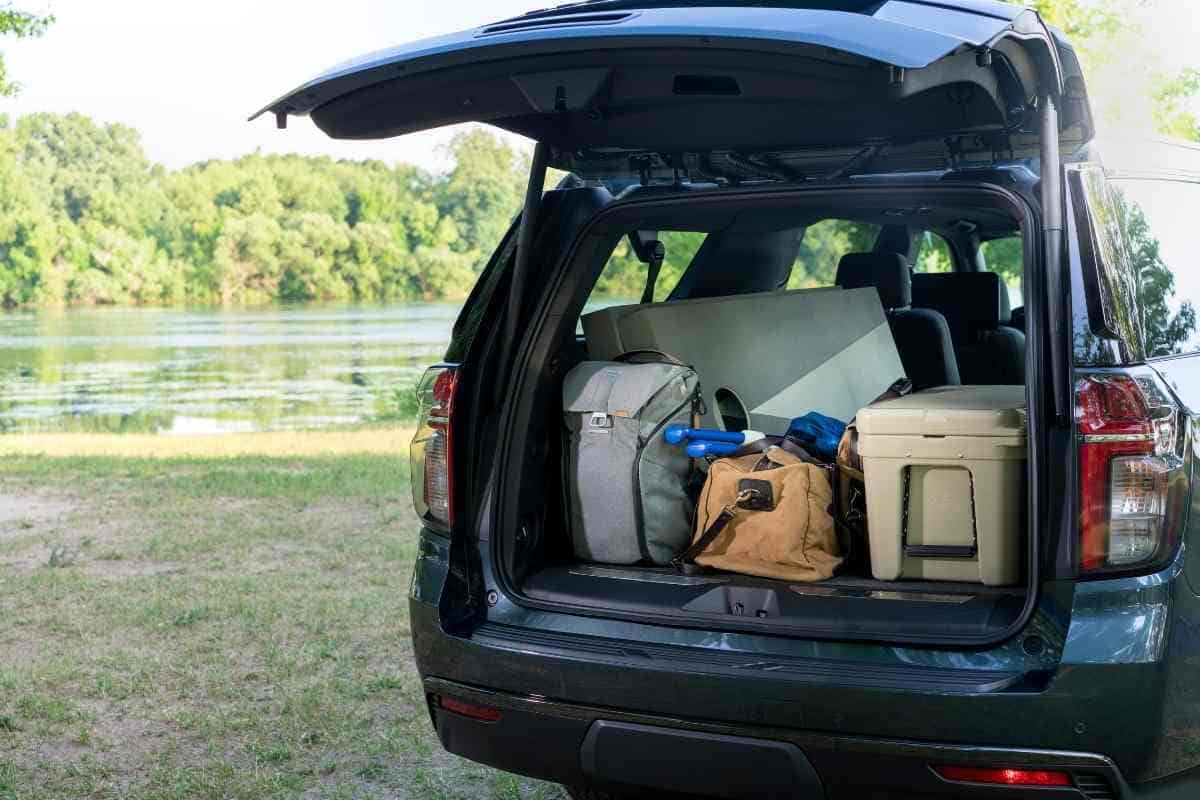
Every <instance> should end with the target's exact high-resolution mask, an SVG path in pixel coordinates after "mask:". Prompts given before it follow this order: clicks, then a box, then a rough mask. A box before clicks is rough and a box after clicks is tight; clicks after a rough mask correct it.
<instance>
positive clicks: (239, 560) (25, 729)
mask: <svg viewBox="0 0 1200 800" xmlns="http://www.w3.org/2000/svg"><path fill="white" fill-rule="evenodd" d="M407 440H408V434H406V433H405V432H403V431H379V430H374V431H367V432H362V433H354V432H347V433H326V434H320V433H317V434H249V435H244V436H226V437H212V438H192V439H185V438H175V439H173V438H169V437H153V436H145V437H143V436H118V437H110V436H102V435H86V434H81V435H64V436H28V437H0V800H25V798H55V799H56V800H57V799H58V798H73V797H86V798H146V799H147V800H148V799H149V798H154V799H155V800H166V799H167V798H214V799H215V798H255V799H256V800H257V799H258V798H285V797H287V798H291V797H297V798H299V797H303V798H359V797H361V798H393V797H394V798H493V797H494V798H511V799H512V800H516V799H517V798H551V797H553V798H557V797H559V796H560V794H559V791H558V790H557V789H556V788H555V787H550V786H546V785H543V784H538V783H536V782H533V781H527V780H524V779H521V778H516V777H513V776H510V775H505V774H503V773H498V772H495V771H491V770H487V769H484V768H482V767H478V766H475V765H473V764H471V763H469V762H465V761H462V760H460V759H457V758H455V757H453V756H450V755H447V754H445V753H444V752H443V751H442V750H441V749H440V748H439V746H438V744H437V740H436V738H435V737H434V735H433V732H432V730H431V728H430V725H429V720H428V715H427V713H426V710H425V707H424V699H423V697H422V694H421V690H420V686H419V683H418V681H417V677H416V673H415V671H414V668H413V665H412V655H411V645H410V643H409V638H408V636H409V630H408V606H407V598H406V592H407V586H408V582H409V576H410V571H411V568H412V563H413V558H414V554H415V532H416V525H415V520H414V518H413V516H412V511H411V508H410V501H409V485H408V466H407V463H406V460H405V459H404V458H403V457H402V455H401V457H398V454H403V453H405V452H406V448H407Z"/></svg>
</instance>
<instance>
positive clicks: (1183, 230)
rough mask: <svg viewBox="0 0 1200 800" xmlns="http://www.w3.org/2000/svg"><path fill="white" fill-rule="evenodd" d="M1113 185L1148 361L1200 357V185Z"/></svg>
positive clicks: (1158, 182) (1138, 182)
mask: <svg viewBox="0 0 1200 800" xmlns="http://www.w3.org/2000/svg"><path fill="white" fill-rule="evenodd" d="M1110 185H1111V187H1112V192H1113V196H1114V200H1115V205H1116V208H1117V210H1118V211H1119V213H1120V215H1121V218H1122V220H1123V222H1124V233H1125V245H1126V247H1127V248H1128V252H1129V257H1130V258H1131V259H1132V268H1133V273H1134V275H1136V278H1137V301H1138V306H1139V308H1140V310H1141V316H1142V329H1143V332H1144V337H1145V346H1146V355H1147V356H1148V357H1150V358H1155V357H1161V356H1171V355H1179V354H1183V353H1194V352H1197V351H1200V332H1198V331H1197V325H1196V303H1197V302H1200V256H1198V255H1197V244H1198V243H1200V236H1197V234H1196V233H1195V230H1194V228H1195V220H1194V219H1193V217H1194V216H1195V209H1196V208H1198V207H1200V184H1195V183H1186V182H1182V181H1166V180H1132V179H1130V180H1115V181H1112V182H1111V184H1110Z"/></svg>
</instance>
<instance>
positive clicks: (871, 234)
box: [787, 219, 880, 289]
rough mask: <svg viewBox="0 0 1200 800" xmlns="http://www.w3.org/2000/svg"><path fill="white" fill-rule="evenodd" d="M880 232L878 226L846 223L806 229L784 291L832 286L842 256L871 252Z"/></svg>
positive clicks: (824, 222)
mask: <svg viewBox="0 0 1200 800" xmlns="http://www.w3.org/2000/svg"><path fill="white" fill-rule="evenodd" d="M879 231H880V228H879V226H878V225H873V224H871V223H869V222H856V221H854V220H848V219H823V220H821V221H820V222H817V223H814V224H812V225H809V226H808V227H807V228H805V230H804V237H803V238H802V239H801V240H800V250H799V252H798V253H797V255H796V263H795V264H794V265H793V266H792V272H791V275H790V276H789V277H788V283H787V288H789V289H815V288H820V287H823V286H833V285H834V283H835V282H836V279H837V268H838V263H839V262H840V261H841V260H842V256H844V255H846V254H847V253H867V252H870V251H871V250H872V249H874V247H875V240H876V239H878V238H879Z"/></svg>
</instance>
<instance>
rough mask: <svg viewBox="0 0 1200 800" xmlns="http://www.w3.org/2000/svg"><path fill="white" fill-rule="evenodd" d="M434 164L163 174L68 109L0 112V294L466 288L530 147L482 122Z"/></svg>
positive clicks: (119, 136) (318, 161) (428, 295)
mask: <svg viewBox="0 0 1200 800" xmlns="http://www.w3.org/2000/svg"><path fill="white" fill-rule="evenodd" d="M449 148H450V155H451V157H452V164H453V166H452V168H451V169H450V170H449V171H448V172H446V173H444V174H434V173H430V172H426V171H424V170H420V169H418V168H416V167H412V166H408V165H396V166H390V165H387V164H384V163H383V162H380V161H360V162H350V161H334V160H332V159H329V158H317V157H305V156H295V155H287V156H275V155H250V156H246V157H244V158H239V159H237V160H234V161H208V162H204V163H200V164H196V165H194V166H191V167H188V168H186V169H182V170H177V171H171V170H167V169H164V168H163V167H162V166H160V165H157V164H153V163H151V162H150V160H149V159H148V158H147V157H146V154H145V152H144V150H143V148H142V145H141V142H140V140H139V138H138V134H137V132H136V131H134V130H132V129H131V128H128V127H126V126H123V125H116V124H99V123H97V122H94V121H93V120H91V119H89V118H87V117H84V116H82V115H79V114H67V115H57V114H32V115H29V116H25V117H21V118H20V119H18V120H16V121H15V122H13V121H10V120H7V119H3V120H0V304H3V305H4V306H7V307H13V306H60V305H105V304H120V305H174V304H185V303H186V304H226V305H233V304H236V305H241V304H257V303H273V302H304V301H316V300H321V301H395V300H431V299H440V298H456V297H461V296H463V295H465V294H466V292H467V291H468V290H469V289H470V287H471V285H472V284H473V283H474V281H475V278H476V277H477V274H478V271H479V269H480V268H481V266H482V265H483V264H484V263H485V262H486V259H487V257H488V255H490V253H491V250H492V248H493V247H494V245H495V243H496V242H497V241H499V239H500V237H501V236H502V235H503V232H504V230H505V229H506V228H507V227H508V225H509V223H510V221H511V219H512V215H513V212H514V210H515V209H517V208H518V207H519V206H520V199H521V196H522V193H523V191H524V182H525V175H526V173H527V164H526V160H527V159H526V157H525V156H524V155H523V154H521V153H519V152H517V151H516V150H514V149H513V148H512V147H511V146H510V145H509V144H507V143H506V142H505V141H503V140H502V139H500V138H499V137H497V136H494V135H492V134H490V133H488V132H486V131H483V130H474V131H470V132H466V133H462V134H459V135H458V136H456V137H455V138H454V139H453V140H452V142H451V143H450V145H449Z"/></svg>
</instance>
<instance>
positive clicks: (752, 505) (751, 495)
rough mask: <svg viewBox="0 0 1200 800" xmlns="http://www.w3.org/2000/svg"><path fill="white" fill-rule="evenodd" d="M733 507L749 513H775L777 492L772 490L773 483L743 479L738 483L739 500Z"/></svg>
mask: <svg viewBox="0 0 1200 800" xmlns="http://www.w3.org/2000/svg"><path fill="white" fill-rule="evenodd" d="M733 505H735V506H737V507H738V508H744V509H746V510H747V511H773V510H774V509H775V492H774V490H773V489H772V488H771V482H770V481H760V480H755V479H754V478H742V479H741V480H740V481H738V494H737V500H735V501H734V503H733Z"/></svg>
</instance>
